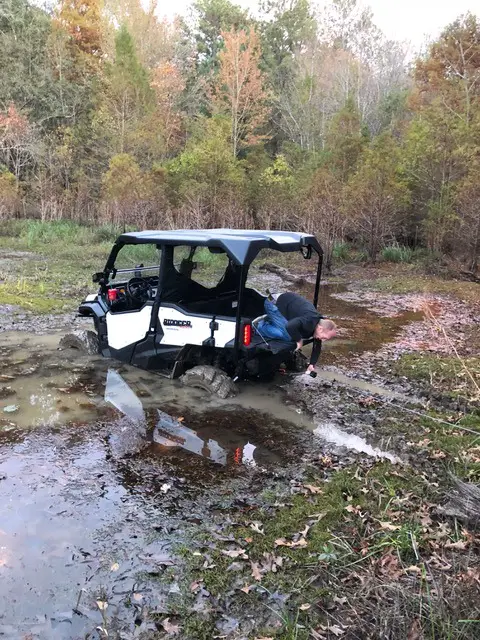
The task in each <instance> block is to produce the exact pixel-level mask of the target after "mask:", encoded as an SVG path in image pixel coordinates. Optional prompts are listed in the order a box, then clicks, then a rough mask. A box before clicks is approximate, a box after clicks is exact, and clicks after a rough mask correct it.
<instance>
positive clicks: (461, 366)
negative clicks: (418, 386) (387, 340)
mask: <svg viewBox="0 0 480 640" xmlns="http://www.w3.org/2000/svg"><path fill="white" fill-rule="evenodd" d="M393 366H394V370H395V372H396V373H397V374H398V375H401V376H405V377H407V378H409V379H410V380H415V381H417V382H421V383H425V384H427V385H429V386H431V387H432V388H433V389H435V390H437V391H444V392H445V391H446V392H453V393H454V394H457V395H459V394H464V395H466V397H468V396H472V397H474V396H476V395H478V387H480V358H476V357H470V358H465V359H462V360H460V359H459V358H456V357H452V356H443V355H438V354H429V353H410V354H404V355H402V356H401V357H400V358H399V359H398V360H397V361H396V362H395V363H394V365H393Z"/></svg>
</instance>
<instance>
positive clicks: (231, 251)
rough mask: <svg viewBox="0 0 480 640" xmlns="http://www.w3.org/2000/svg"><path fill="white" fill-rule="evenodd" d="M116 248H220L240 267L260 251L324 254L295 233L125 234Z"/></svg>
mask: <svg viewBox="0 0 480 640" xmlns="http://www.w3.org/2000/svg"><path fill="white" fill-rule="evenodd" d="M117 244H170V245H189V246H193V247H217V248H220V249H224V251H225V252H226V253H227V254H228V255H229V256H230V257H231V258H232V259H233V260H234V261H235V262H236V263H237V264H250V263H251V262H252V261H253V260H254V258H255V256H256V255H257V254H258V252H259V251H260V250H261V249H273V250H275V251H283V252H288V251H298V250H299V249H300V248H301V247H308V246H311V247H312V248H313V249H315V250H316V251H318V253H322V249H321V247H320V245H319V243H318V240H317V239H316V238H315V236H313V235H310V234H308V233H296V232H293V231H259V230H250V229H176V230H175V231H136V232H132V233H123V234H122V235H121V236H119V238H118V239H117Z"/></svg>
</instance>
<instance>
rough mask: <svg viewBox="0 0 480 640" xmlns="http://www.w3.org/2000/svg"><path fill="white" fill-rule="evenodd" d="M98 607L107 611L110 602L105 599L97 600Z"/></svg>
mask: <svg viewBox="0 0 480 640" xmlns="http://www.w3.org/2000/svg"><path fill="white" fill-rule="evenodd" d="M96 602H97V607H98V608H99V609H100V611H106V610H107V608H108V602H105V600H97V601H96Z"/></svg>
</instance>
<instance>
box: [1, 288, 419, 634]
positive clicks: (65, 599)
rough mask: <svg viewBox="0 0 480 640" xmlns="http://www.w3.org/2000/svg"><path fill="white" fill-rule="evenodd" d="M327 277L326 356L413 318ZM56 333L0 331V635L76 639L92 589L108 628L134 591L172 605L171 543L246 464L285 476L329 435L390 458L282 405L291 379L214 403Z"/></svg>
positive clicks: (121, 620) (126, 624)
mask: <svg viewBox="0 0 480 640" xmlns="http://www.w3.org/2000/svg"><path fill="white" fill-rule="evenodd" d="M334 290H335V289H333V288H330V289H327V288H324V289H323V290H322V299H321V309H322V311H323V312H324V313H325V315H328V316H330V317H332V318H334V319H335V320H336V321H337V322H338V324H339V325H340V326H341V327H342V328H343V330H344V331H343V333H342V335H341V336H340V338H339V339H337V340H335V341H332V342H331V343H327V344H326V345H325V353H324V354H323V356H322V357H323V362H325V363H333V362H335V363H336V364H339V363H340V364H341V363H342V362H347V361H348V358H349V357H350V355H351V354H353V353H359V352H361V351H363V350H375V349H376V348H377V347H378V346H380V345H381V344H382V343H383V342H385V341H388V340H392V339H394V337H395V335H396V333H397V332H398V331H399V330H400V329H401V328H402V326H404V324H405V323H406V322H408V321H410V320H412V319H413V320H414V319H416V318H412V317H411V316H408V315H407V314H404V315H401V316H399V317H397V318H394V319H389V320H388V321H387V322H385V320H384V319H380V318H378V317H377V316H375V314H371V313H369V312H368V311H367V310H366V309H359V308H358V307H356V306H355V305H353V304H351V303H348V302H344V301H341V300H337V299H335V298H333V297H331V296H330V295H329V294H330V293H332V292H334ZM60 336H61V334H60V333H57V334H51V335H43V336H42V335H40V336H39V335H30V334H27V333H21V332H9V333H7V332H4V333H3V334H2V342H1V344H0V358H1V362H2V367H1V369H0V497H1V500H0V584H1V585H2V588H1V589H0V635H3V636H5V637H7V638H8V637H11V638H18V637H23V636H24V635H28V634H32V636H33V637H34V638H37V637H38V638H70V637H71V638H74V637H84V636H85V634H86V633H89V632H91V631H92V630H94V629H95V627H96V626H98V625H99V624H100V623H101V621H102V620H101V614H100V612H99V610H98V606H97V605H96V601H97V600H101V601H103V600H106V601H108V603H109V608H108V620H109V625H110V627H109V628H110V631H111V632H112V634H113V633H114V631H115V625H117V627H118V628H122V629H128V630H131V629H133V628H134V627H135V619H136V616H137V615H138V612H139V605H138V603H139V602H141V603H144V604H148V606H149V607H150V608H151V610H153V611H156V612H158V613H165V612H167V611H168V602H169V599H170V598H172V597H175V594H176V593H178V589H179V586H178V584H177V582H176V578H175V576H174V577H173V578H172V577H168V578H167V577H166V574H167V569H168V568H169V567H170V569H171V566H170V565H172V563H173V566H174V567H175V562H177V560H176V559H175V558H174V549H175V544H178V543H179V542H182V541H183V540H184V539H185V535H186V531H187V529H188V526H190V524H192V526H193V525H195V526H197V524H198V523H203V522H204V521H205V514H206V513H208V509H209V508H211V504H210V502H209V500H210V499H211V500H212V501H214V500H216V501H217V502H215V504H223V502H222V501H224V500H225V498H224V497H223V496H225V495H231V494H232V491H234V492H239V491H240V492H241V486H243V485H242V484H241V483H242V482H246V483H248V482H249V478H250V477H251V474H253V473H260V474H263V473H267V474H268V473H281V471H282V469H283V468H284V467H285V466H286V465H288V464H289V463H292V462H295V461H297V460H299V459H300V458H301V457H302V455H303V454H304V452H305V451H311V450H312V449H314V448H315V447H317V448H319V450H320V451H321V449H322V446H323V443H329V442H330V443H332V442H333V443H335V444H337V445H340V446H344V447H347V448H352V449H356V450H358V451H362V452H364V453H366V454H368V455H373V456H380V457H386V458H387V459H392V458H389V455H390V454H389V453H388V452H382V451H379V450H378V449H377V448H375V446H374V443H373V444H372V443H368V442H366V441H365V440H363V439H362V438H359V437H358V436H356V435H355V434H353V435H352V434H350V433H346V432H345V431H343V430H342V429H340V428H339V427H338V425H335V424H334V423H333V422H328V423H325V424H316V423H315V422H314V421H313V420H312V419H311V418H310V417H309V416H308V415H306V414H305V413H304V412H302V410H300V409H299V408H298V407H297V406H296V405H295V403H293V402H292V401H290V404H288V402H286V401H285V397H284V393H283V390H282V385H283V384H285V383H286V382H287V381H288V378H286V377H285V376H279V378H278V380H276V381H275V382H274V383H272V384H269V385H259V384H255V383H243V384H242V389H241V393H240V395H239V396H238V397H237V398H234V399H233V400H228V401H222V400H220V399H217V398H210V397H208V396H205V395H204V394H203V392H201V391H196V390H191V389H189V390H186V389H184V388H182V387H181V386H180V385H178V384H177V383H175V382H171V381H168V380H166V379H164V378H162V377H159V376H155V375H152V374H150V373H146V372H144V371H141V370H137V369H134V368H132V367H128V366H124V365H121V364H119V363H114V362H112V361H107V360H104V359H100V358H91V357H90V358H89V357H83V356H80V355H79V354H78V353H76V352H74V351H69V350H66V351H59V350H58V348H57V346H58V342H59V338H60ZM326 373H327V374H328V371H327V372H326ZM336 375H338V372H337V374H336ZM337 379H338V378H337ZM365 391H366V392H367V393H380V391H381V389H380V391H379V390H378V389H373V388H370V389H369V388H368V385H367V387H366V388H365ZM392 461H393V459H392ZM232 483H233V484H232ZM239 483H240V484H239ZM232 487H235V488H234V489H232ZM217 490H218V491H219V495H220V496H222V497H221V498H220V497H218V496H217V497H215V496H216V494H215V491H217ZM202 492H204V493H202ZM207 495H208V496H210V495H211V496H213V497H212V498H206V496H207ZM200 496H203V497H200ZM79 597H80V604H78V600H79ZM132 603H133V605H132Z"/></svg>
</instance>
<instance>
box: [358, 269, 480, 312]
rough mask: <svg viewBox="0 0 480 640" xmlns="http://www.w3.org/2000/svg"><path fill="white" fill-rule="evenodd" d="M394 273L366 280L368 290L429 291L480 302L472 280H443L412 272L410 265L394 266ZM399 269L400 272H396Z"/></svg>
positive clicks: (475, 302) (476, 288)
mask: <svg viewBox="0 0 480 640" xmlns="http://www.w3.org/2000/svg"><path fill="white" fill-rule="evenodd" d="M396 270H397V272H396V273H395V274H393V273H392V274H388V275H385V276H381V277H379V278H376V279H375V280H369V281H368V289H369V291H380V292H386V293H400V294H401V293H425V294H427V293H430V294H444V295H449V296H454V297H456V298H459V299H460V300H461V301H462V302H469V303H473V304H478V303H480V287H479V286H478V284H476V283H474V282H464V281H461V280H444V279H442V278H438V277H434V276H424V275H419V274H416V273H414V272H412V269H411V267H410V266H407V265H405V266H403V267H396ZM398 270H400V273H398Z"/></svg>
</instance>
